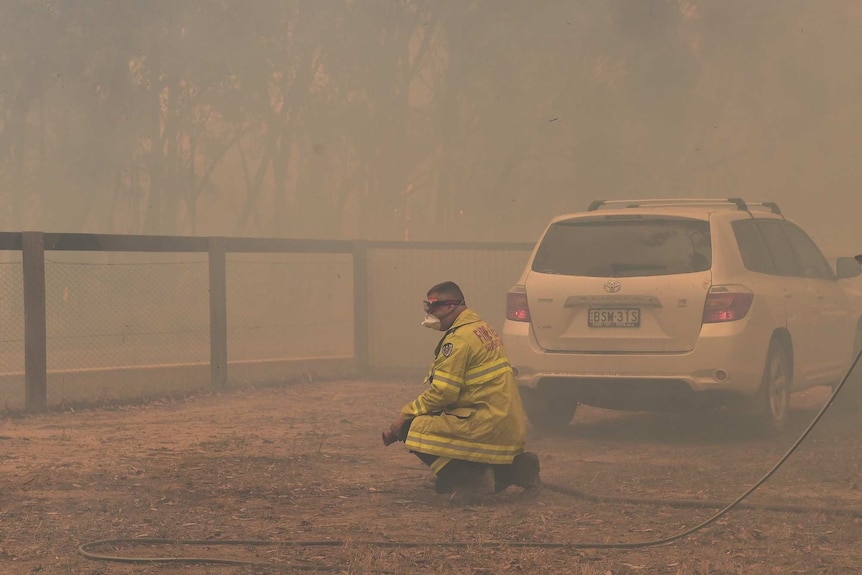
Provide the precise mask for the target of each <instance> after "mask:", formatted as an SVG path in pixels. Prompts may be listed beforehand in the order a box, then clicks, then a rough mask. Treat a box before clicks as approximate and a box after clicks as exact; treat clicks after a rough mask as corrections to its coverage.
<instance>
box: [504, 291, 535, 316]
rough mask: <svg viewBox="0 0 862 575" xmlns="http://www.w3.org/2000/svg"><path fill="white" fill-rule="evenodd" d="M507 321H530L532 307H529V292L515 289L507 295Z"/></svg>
mask: <svg viewBox="0 0 862 575" xmlns="http://www.w3.org/2000/svg"><path fill="white" fill-rule="evenodd" d="M506 319H508V320H510V321H530V307H529V306H528V305H527V292H525V291H523V288H521V289H520V290H519V289H517V288H515V289H513V290H512V291H510V292H509V293H508V294H506Z"/></svg>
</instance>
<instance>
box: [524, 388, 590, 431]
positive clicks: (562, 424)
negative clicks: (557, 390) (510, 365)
mask: <svg viewBox="0 0 862 575" xmlns="http://www.w3.org/2000/svg"><path fill="white" fill-rule="evenodd" d="M521 396H522V398H523V400H524V411H526V412H527V419H528V420H529V421H530V425H532V426H533V427H534V428H535V429H538V430H540V431H561V430H563V429H565V428H566V427H568V426H569V423H571V422H572V417H573V416H574V415H575V410H576V409H577V408H578V402H577V400H575V399H572V398H568V397H559V396H552V395H550V394H546V393H542V392H541V391H538V390H523V391H522V393H521Z"/></svg>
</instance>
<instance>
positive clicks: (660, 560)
mask: <svg viewBox="0 0 862 575" xmlns="http://www.w3.org/2000/svg"><path fill="white" fill-rule="evenodd" d="M420 391H421V384H417V383H415V382H409V383H407V382H403V381H393V380H389V381H315V382H307V383H302V384H296V385H292V386H285V387H282V388H268V389H259V390H255V389H247V390H243V391H239V392H235V393H229V394H224V395H200V396H196V397H192V398H187V399H184V400H178V401H160V402H153V403H148V404H145V405H136V406H123V407H117V406H113V407H103V408H100V409H87V410H83V411H71V410H68V411H65V412H62V413H53V414H48V415H40V416H32V417H6V418H5V419H2V420H0V438H2V439H0V571H2V572H3V573H8V574H18V573H22V574H25V573H26V574H35V573H44V574H54V573H58V574H65V573H69V574H93V575H96V574H99V575H107V574H113V573H117V574H128V573H141V574H164V573H187V574H204V573H207V574H209V573H213V574H216V573H217V574H226V575H229V574H238V573H267V574H268V573H296V572H299V568H298V567H297V566H313V567H314V568H315V569H316V570H329V571H334V572H337V573H374V572H380V571H387V570H388V571H389V572H395V573H465V574H471V575H477V574H483V575H484V574H492V573H493V574H496V573H521V572H523V573H567V574H588V575H608V574H611V575H623V574H655V573H661V574H664V573H668V574H724V573H733V574H736V573H738V574H743V573H744V574H746V575H760V574H764V575H765V574H775V573H805V574H815V573H823V574H839V573H858V572H860V568H859V567H858V566H859V565H860V564H862V561H860V560H862V551H860V550H859V546H858V542H859V536H860V532H862V531H860V527H862V525H860V517H862V492H860V488H859V487H860V483H862V475H860V461H862V459H860V454H861V453H862V440H860V438H859V436H858V429H859V425H858V423H859V418H858V416H856V415H854V416H844V417H842V418H840V419H838V418H836V417H835V414H833V413H831V412H828V413H827V414H826V417H825V418H824V419H823V420H822V422H821V424H820V425H819V426H818V427H816V428H815V430H814V432H813V433H812V434H811V436H810V437H809V439H808V440H807V441H806V442H804V443H803V444H802V445H801V447H800V448H799V449H798V450H797V451H796V452H795V453H794V454H793V455H792V456H791V457H790V458H789V459H788V461H787V463H786V464H785V465H784V466H783V467H781V468H780V469H779V470H778V472H777V473H775V475H773V476H772V478H770V480H769V481H767V482H766V484H765V485H764V486H763V487H761V488H760V489H758V490H757V491H756V492H755V493H754V494H753V495H752V496H751V497H750V498H749V499H747V500H746V503H750V504H751V505H753V506H755V507H754V508H740V509H733V510H731V511H730V512H729V513H728V514H726V515H725V516H723V517H722V518H720V519H719V520H717V521H716V522H714V523H712V524H710V525H708V526H707V527H705V528H704V529H701V530H699V531H697V532H695V533H693V534H691V535H689V536H687V537H684V538H682V539H679V540H677V541H675V542H673V543H671V544H666V545H660V546H645V547H635V548H625V547H624V546H625V545H631V544H639V543H642V542H649V541H654V540H660V539H662V538H666V537H670V536H674V535H676V534H678V533H681V532H683V531H685V530H686V529H689V528H691V527H693V526H695V525H698V524H699V523H701V522H703V521H704V520H706V519H708V518H709V517H710V516H711V515H712V514H713V513H714V512H715V511H716V509H715V508H713V507H703V508H697V507H682V506H679V505H673V503H674V501H680V500H684V501H690V500H698V501H708V502H712V503H714V504H719V505H720V504H721V503H722V502H729V501H731V500H733V499H734V498H736V497H737V496H738V495H739V494H741V493H742V492H743V491H745V490H746V489H747V488H748V487H749V486H750V485H752V484H753V483H754V482H756V481H757V480H758V479H760V478H761V477H762V476H763V475H764V474H765V473H766V472H767V471H768V470H769V469H770V468H771V467H772V466H773V464H774V463H775V462H776V461H777V460H778V459H779V458H780V457H781V456H782V455H783V454H784V453H785V452H786V451H787V449H788V448H789V447H790V445H791V444H792V442H793V441H794V439H795V438H796V436H798V435H799V434H800V433H801V432H802V431H803V429H804V428H805V427H806V425H807V424H808V422H809V421H810V420H811V418H812V417H813V416H814V415H815V414H816V412H817V410H818V409H819V407H820V406H821V405H822V404H823V402H824V400H825V399H826V398H827V397H828V394H827V390H814V391H813V392H808V393H806V394H804V395H802V396H800V397H798V398H796V399H795V400H794V401H795V403H794V406H795V409H794V414H793V425H792V429H791V430H790V433H788V434H787V436H786V437H782V438H778V439H775V438H773V439H764V438H756V437H753V436H751V435H750V434H748V433H746V432H744V431H742V430H741V428H740V427H739V426H738V421H737V420H736V419H735V418H728V417H722V416H717V415H716V416H704V415H698V416H691V417H687V418H681V417H669V416H667V415H659V414H646V413H616V412H608V411H602V410H595V409H588V408H582V409H581V410H580V411H579V412H578V414H577V415H576V417H575V420H574V423H573V424H572V426H571V427H570V429H569V430H568V431H567V432H566V433H564V434H560V435H540V434H538V433H535V432H532V431H531V435H530V437H529V449H531V450H533V451H536V452H538V453H539V455H540V457H541V462H542V476H543V479H544V481H545V482H546V483H547V484H548V487H546V488H545V489H544V490H543V491H542V493H541V494H540V495H539V496H538V497H537V498H535V499H533V500H524V499H522V498H521V497H520V496H519V493H518V490H517V489H516V488H511V489H510V490H508V491H506V492H504V493H503V494H501V495H499V496H497V497H496V498H494V499H492V500H488V501H486V502H485V504H484V505H453V503H452V502H451V501H450V500H449V499H448V498H447V497H445V496H440V495H436V494H435V493H434V491H433V489H432V488H431V487H430V481H429V480H430V478H431V474H430V472H429V471H428V470H427V469H425V468H424V466H423V465H422V464H421V463H420V462H419V461H418V460H417V459H416V458H415V457H414V456H413V455H411V454H409V453H407V452H406V451H404V449H403V446H401V445H400V444H397V445H393V446H390V447H388V448H384V447H383V446H382V444H381V443H380V431H381V430H383V429H384V428H385V427H387V426H388V423H389V422H390V421H391V419H393V418H394V416H395V415H396V413H397V411H398V409H399V408H400V407H401V405H402V404H403V403H405V402H406V401H408V400H410V399H412V398H413V397H414V396H415V395H416V394H417V393H419V392H420ZM555 486H558V487H562V488H571V489H576V490H581V491H584V492H587V493H588V494H590V495H591V496H600V497H607V498H615V497H616V498H619V497H625V498H642V499H649V500H659V501H653V502H651V503H644V502H635V501H619V500H611V499H607V500H601V501H596V500H591V499H584V498H581V497H573V496H571V495H567V494H565V493H561V492H560V491H559V490H556V489H554V487H555ZM765 504H770V505H775V506H777V507H778V508H779V509H777V510H768V509H763V508H757V507H756V506H758V505H765ZM793 506H795V507H793ZM781 507H788V509H791V510H781V509H780V508H781ZM799 507H804V508H806V509H809V510H801V509H799ZM836 510H837V511H836ZM853 510H859V512H858V513H857V512H854V511H853ZM146 537H150V538H167V539H189V540H201V541H210V542H212V543H211V544H207V545H198V546H194V547H192V546H186V545H164V544H162V545H135V546H132V545H128V544H122V543H120V544H115V545H103V546H98V547H93V548H92V550H93V551H94V552H97V553H100V554H108V555H113V556H124V557H137V558H144V557H167V556H179V555H186V556H196V557H205V558H222V559H239V560H246V561H253V562H259V563H265V564H266V565H265V566H254V565H240V566H234V565H216V564H205V563H192V564H154V563H148V562H145V561H139V562H133V563H119V562H107V561H101V560H94V559H89V558H85V557H83V556H82V555H81V554H79V553H78V546H79V545H81V544H84V543H90V542H94V541H98V540H102V539H117V538H129V539H140V538H146ZM225 540H239V541H240V542H241V544H234V545H217V544H216V543H217V542H219V541H225ZM267 542H270V543H272V544H264V543H267ZM298 542H311V544H309V545H297V543H298ZM555 544H561V545H559V546H556V547H555V546H554V545H555ZM592 544H602V545H611V546H613V547H611V548H595V547H594V546H593V545H592ZM315 569H313V570H312V571H311V572H314V570H315Z"/></svg>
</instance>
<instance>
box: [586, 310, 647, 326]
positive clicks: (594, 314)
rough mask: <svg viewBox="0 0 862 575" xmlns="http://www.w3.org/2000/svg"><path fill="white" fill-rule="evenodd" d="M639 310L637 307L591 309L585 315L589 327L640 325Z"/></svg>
mask: <svg viewBox="0 0 862 575" xmlns="http://www.w3.org/2000/svg"><path fill="white" fill-rule="evenodd" d="M640 324H641V310H639V309H637V308H601V309H591V310H590V311H589V315H588V316H587V325H588V326H589V327H640Z"/></svg>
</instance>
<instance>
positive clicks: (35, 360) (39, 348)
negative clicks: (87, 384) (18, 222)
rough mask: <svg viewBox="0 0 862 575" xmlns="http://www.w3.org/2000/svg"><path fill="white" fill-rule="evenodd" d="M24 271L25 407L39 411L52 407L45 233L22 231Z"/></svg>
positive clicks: (32, 410) (32, 411)
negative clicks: (49, 401)
mask: <svg viewBox="0 0 862 575" xmlns="http://www.w3.org/2000/svg"><path fill="white" fill-rule="evenodd" d="M21 255H22V259H23V272H24V406H25V409H26V410H27V411H28V412H31V413H35V412H41V411H46V410H47V409H48V353H47V338H48V330H47V327H46V313H45V236H44V234H43V233H42V232H23V233H22V234H21Z"/></svg>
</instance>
